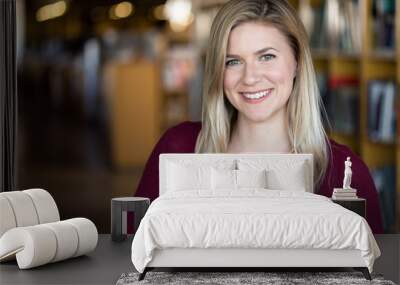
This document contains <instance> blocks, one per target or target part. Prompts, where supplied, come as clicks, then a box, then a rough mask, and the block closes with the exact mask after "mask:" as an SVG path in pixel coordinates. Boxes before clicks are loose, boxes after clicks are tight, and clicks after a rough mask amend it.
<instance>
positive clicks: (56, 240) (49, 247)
mask: <svg viewBox="0 0 400 285" xmlns="http://www.w3.org/2000/svg"><path fill="white" fill-rule="evenodd" d="M97 241H98V234H97V229H96V226H95V225H94V224H93V223H92V222H91V221H90V220H88V219H85V218H75V219H70V220H65V221H61V222H54V223H48V224H41V225H35V226H30V227H17V228H13V229H10V230H8V231H7V232H6V233H5V234H4V235H3V236H2V237H1V238H0V261H6V260H10V259H13V258H14V257H15V256H16V258H17V262H18V266H19V268H20V269H28V268H32V267H36V266H40V265H43V264H46V263H50V262H56V261H60V260H64V259H67V258H71V257H76V256H79V255H83V254H86V253H88V252H90V251H92V250H93V249H95V247H96V245H97Z"/></svg>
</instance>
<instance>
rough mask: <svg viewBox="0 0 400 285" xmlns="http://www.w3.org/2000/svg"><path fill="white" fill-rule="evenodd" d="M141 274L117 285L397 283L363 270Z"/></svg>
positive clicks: (125, 276) (126, 277) (123, 277)
mask: <svg viewBox="0 0 400 285" xmlns="http://www.w3.org/2000/svg"><path fill="white" fill-rule="evenodd" d="M138 276H139V273H124V274H122V275H121V277H120V278H119V279H118V281H117V285H134V284H135V285H136V284H140V285H144V284H160V285H163V284H171V285H186V284H213V285H219V284H221V285H232V284H238V285H239V284H240V285H242V284H266V285H278V284H279V285H281V284H282V285H297V284H318V285H319V284H321V285H322V284H324V285H326V284H327V285H345V284H349V285H350V284H355V285H358V284H374V285H375V284H377V285H378V284H379V285H395V283H394V282H392V281H389V280H384V279H383V277H382V275H374V274H372V275H371V277H372V281H368V280H366V279H365V278H364V276H363V275H362V273H361V272H155V271H150V272H147V274H146V277H145V279H143V280H142V281H138Z"/></svg>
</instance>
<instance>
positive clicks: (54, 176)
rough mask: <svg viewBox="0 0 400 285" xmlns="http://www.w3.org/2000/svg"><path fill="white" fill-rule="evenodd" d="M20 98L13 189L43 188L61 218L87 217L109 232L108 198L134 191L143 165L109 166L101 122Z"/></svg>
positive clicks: (100, 228)
mask: <svg viewBox="0 0 400 285" xmlns="http://www.w3.org/2000/svg"><path fill="white" fill-rule="evenodd" d="M20 102H21V103H20V106H19V118H18V164H17V189H18V190H24V189H28V188H43V189H46V190H47V191H49V192H50V193H51V194H52V195H53V197H54V199H55V201H56V203H57V206H58V208H59V212H60V216H61V218H62V219H68V218H73V217H86V218H89V219H90V220H92V221H93V222H94V223H95V224H96V226H97V228H98V231H99V232H100V233H109V232H110V200H111V198H112V197H117V196H131V195H133V194H134V192H135V189H136V187H137V183H138V180H139V179H140V176H141V173H142V167H141V166H138V167H136V168H132V169H125V170H119V171H117V170H116V169H114V168H113V166H112V162H111V160H110V147H109V138H108V133H107V127H106V124H105V123H102V122H101V120H97V121H96V120H88V119H85V118H84V117H83V116H82V115H81V114H80V113H79V112H76V113H74V112H71V113H70V114H68V112H65V110H52V109H50V110H45V106H39V107H38V106H37V105H36V107H37V108H36V107H35V104H34V103H33V102H31V101H29V100H27V99H25V100H20ZM33 107H35V108H33ZM33 110H34V111H33ZM71 111H73V110H71ZM76 114H80V115H76Z"/></svg>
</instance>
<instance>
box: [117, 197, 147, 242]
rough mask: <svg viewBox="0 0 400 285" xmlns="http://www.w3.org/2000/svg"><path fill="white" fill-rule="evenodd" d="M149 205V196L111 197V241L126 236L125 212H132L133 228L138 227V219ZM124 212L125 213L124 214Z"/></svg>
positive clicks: (140, 218)
mask: <svg viewBox="0 0 400 285" xmlns="http://www.w3.org/2000/svg"><path fill="white" fill-rule="evenodd" d="M149 205H150V199H149V198H143V197H117V198H112V199H111V237H112V240H113V241H123V240H125V239H126V237H127V232H126V227H127V219H126V218H127V213H128V212H133V214H134V219H135V221H134V230H135V231H136V230H137V228H138V227H139V224H140V221H141V220H142V218H143V217H144V214H146V211H147V208H148V207H149ZM124 214H125V215H124Z"/></svg>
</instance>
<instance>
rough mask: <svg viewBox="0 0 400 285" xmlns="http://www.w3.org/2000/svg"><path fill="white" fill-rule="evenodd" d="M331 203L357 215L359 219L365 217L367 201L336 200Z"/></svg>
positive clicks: (357, 199) (359, 199)
mask: <svg viewBox="0 0 400 285" xmlns="http://www.w3.org/2000/svg"><path fill="white" fill-rule="evenodd" d="M331 200H332V202H334V203H336V204H339V205H340V206H342V207H344V208H346V209H348V210H350V211H353V212H354V213H356V214H359V215H360V216H361V217H363V218H365V217H366V209H367V200H365V199H363V198H354V199H351V200H337V199H331Z"/></svg>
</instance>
